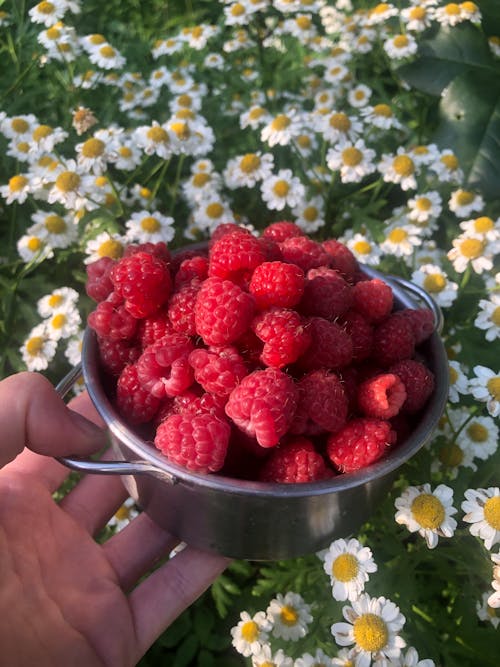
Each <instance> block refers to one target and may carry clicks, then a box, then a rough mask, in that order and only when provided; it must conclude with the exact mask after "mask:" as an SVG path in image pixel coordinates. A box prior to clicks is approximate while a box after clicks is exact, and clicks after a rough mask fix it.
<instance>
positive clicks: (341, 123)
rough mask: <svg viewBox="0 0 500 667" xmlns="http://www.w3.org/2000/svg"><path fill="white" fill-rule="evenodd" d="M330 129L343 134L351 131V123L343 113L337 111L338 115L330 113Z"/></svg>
mask: <svg viewBox="0 0 500 667" xmlns="http://www.w3.org/2000/svg"><path fill="white" fill-rule="evenodd" d="M330 127H333V129H334V130H338V131H339V132H344V133H345V132H348V131H349V130H350V129H351V121H350V120H349V118H348V117H347V116H346V114H345V113H342V111H339V112H338V113H332V115H331V116H330Z"/></svg>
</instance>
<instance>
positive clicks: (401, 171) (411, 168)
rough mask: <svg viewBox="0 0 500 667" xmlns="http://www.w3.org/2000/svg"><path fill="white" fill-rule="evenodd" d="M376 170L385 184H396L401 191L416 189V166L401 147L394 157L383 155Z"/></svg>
mask: <svg viewBox="0 0 500 667" xmlns="http://www.w3.org/2000/svg"><path fill="white" fill-rule="evenodd" d="M377 169H378V170H379V172H380V173H381V174H382V177H383V179H384V181H385V182H386V183H397V184H399V186H400V187H401V189H402V190H415V189H416V188H417V180H416V178H415V174H416V164H415V162H414V161H413V159H412V157H411V156H410V155H409V154H408V153H407V152H406V151H405V149H404V148H402V147H400V148H398V150H397V153H396V155H390V154H387V153H384V154H383V155H382V159H381V161H380V162H379V164H378V165H377Z"/></svg>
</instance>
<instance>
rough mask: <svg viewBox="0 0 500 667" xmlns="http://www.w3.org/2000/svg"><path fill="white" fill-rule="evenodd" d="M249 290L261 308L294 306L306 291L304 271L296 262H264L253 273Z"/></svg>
mask: <svg viewBox="0 0 500 667" xmlns="http://www.w3.org/2000/svg"><path fill="white" fill-rule="evenodd" d="M248 291H249V292H250V294H253V295H254V297H255V303H256V305H257V308H259V309H261V310H264V309H265V308H270V307H271V306H279V307H280V308H293V307H294V306H295V305H297V304H298V303H299V301H300V299H301V297H302V294H303V292H304V272H303V271H302V269H301V268H300V267H299V266H296V265H295V264H287V263H285V262H262V264H259V266H257V267H256V268H255V270H254V272H253V274H252V277H251V279H250V284H249V285H248Z"/></svg>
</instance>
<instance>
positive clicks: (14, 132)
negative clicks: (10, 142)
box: [0, 113, 38, 141]
mask: <svg viewBox="0 0 500 667" xmlns="http://www.w3.org/2000/svg"><path fill="white" fill-rule="evenodd" d="M37 124H38V120H37V118H36V116H34V115H33V114H31V113H30V114H19V116H5V117H4V118H3V119H2V122H1V123H0V130H1V132H2V134H4V135H5V136H6V137H7V139H18V140H19V141H21V140H24V141H29V140H30V139H31V133H32V132H33V129H34V128H35V127H36V126H37Z"/></svg>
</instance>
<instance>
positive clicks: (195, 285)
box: [168, 278, 201, 336]
mask: <svg viewBox="0 0 500 667" xmlns="http://www.w3.org/2000/svg"><path fill="white" fill-rule="evenodd" d="M200 287H201V282H200V281H199V280H198V279H197V278H193V280H191V282H190V283H185V284H183V285H182V287H180V288H179V289H178V290H177V291H176V292H174V293H173V294H172V295H171V297H170V301H169V302H168V317H169V319H170V321H171V323H172V327H173V328H174V329H175V331H178V332H179V333H185V334H187V335H188V336H195V335H196V324H195V318H194V304H195V303H196V297H197V296H198V292H199V291H200Z"/></svg>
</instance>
